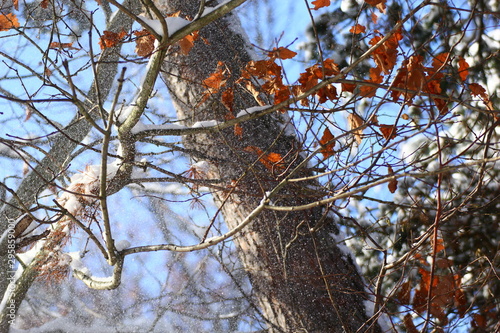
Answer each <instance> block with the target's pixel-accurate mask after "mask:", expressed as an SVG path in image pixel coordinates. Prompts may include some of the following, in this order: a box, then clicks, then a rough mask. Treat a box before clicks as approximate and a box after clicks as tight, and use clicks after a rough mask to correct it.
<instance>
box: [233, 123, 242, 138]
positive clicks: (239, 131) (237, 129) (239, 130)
mask: <svg viewBox="0 0 500 333" xmlns="http://www.w3.org/2000/svg"><path fill="white" fill-rule="evenodd" d="M234 135H235V136H237V137H239V138H240V139H241V138H242V137H243V127H241V125H240V124H236V125H234Z"/></svg>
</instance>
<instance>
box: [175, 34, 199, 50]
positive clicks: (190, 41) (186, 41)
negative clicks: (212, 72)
mask: <svg viewBox="0 0 500 333" xmlns="http://www.w3.org/2000/svg"><path fill="white" fill-rule="evenodd" d="M196 39H198V31H195V32H193V33H191V34H190V35H187V36H186V37H184V38H183V39H181V40H180V41H179V46H180V47H181V53H182V54H183V55H188V54H189V51H191V49H192V48H193V46H194V41H195V40H196Z"/></svg>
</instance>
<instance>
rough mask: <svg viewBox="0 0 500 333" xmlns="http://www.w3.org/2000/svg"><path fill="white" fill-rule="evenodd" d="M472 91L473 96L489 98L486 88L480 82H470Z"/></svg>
mask: <svg viewBox="0 0 500 333" xmlns="http://www.w3.org/2000/svg"><path fill="white" fill-rule="evenodd" d="M469 89H470V93H471V94H472V96H481V97H482V98H483V99H488V94H486V89H484V87H483V86H482V85H480V84H479V83H471V84H469Z"/></svg>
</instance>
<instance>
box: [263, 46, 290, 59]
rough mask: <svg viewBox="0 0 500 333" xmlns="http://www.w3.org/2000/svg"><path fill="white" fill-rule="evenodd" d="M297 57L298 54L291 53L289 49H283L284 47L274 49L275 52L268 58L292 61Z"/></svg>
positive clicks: (270, 53) (269, 54)
mask: <svg viewBox="0 0 500 333" xmlns="http://www.w3.org/2000/svg"><path fill="white" fill-rule="evenodd" d="M296 55H297V52H293V51H290V50H289V49H287V48H286V47H283V46H281V47H278V48H273V50H272V51H271V52H269V53H268V54H267V56H268V57H269V58H272V59H274V58H278V59H282V60H285V59H292V58H293V57H295V56H296Z"/></svg>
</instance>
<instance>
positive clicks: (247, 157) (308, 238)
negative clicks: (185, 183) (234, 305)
mask: <svg viewBox="0 0 500 333" xmlns="http://www.w3.org/2000/svg"><path fill="white" fill-rule="evenodd" d="M198 3H199V1H195V0H188V1H187V0H172V1H167V3H166V4H165V3H161V5H166V6H167V8H168V11H169V12H175V11H177V10H181V12H182V14H184V15H190V16H191V17H193V16H194V15H195V14H196V12H197V10H198V8H197V6H198ZM241 31H242V30H241V29H240V27H239V21H238V19H237V18H236V17H235V15H233V14H230V15H228V16H227V17H225V18H224V19H221V20H219V21H217V22H214V23H212V24H210V25H209V26H207V27H206V28H204V29H202V30H201V31H200V36H201V37H202V38H204V40H205V42H203V41H201V40H197V41H196V42H195V46H194V48H193V49H192V50H191V51H190V52H189V54H188V55H187V56H184V55H183V54H182V53H181V52H178V50H177V49H175V48H173V49H171V50H170V51H169V53H168V55H167V57H166V59H165V63H164V68H163V69H164V74H163V78H164V81H165V82H166V84H167V86H168V88H169V90H170V91H171V95H172V99H173V101H174V105H175V108H176V110H177V114H178V118H179V119H181V120H183V121H184V123H185V124H186V125H192V124H193V123H194V122H198V121H204V120H212V119H215V120H218V121H224V119H225V117H226V116H227V114H228V109H227V108H226V107H225V106H224V105H223V104H222V103H221V102H220V95H218V94H216V95H213V96H211V98H209V99H208V100H207V101H206V102H205V103H203V104H201V105H199V101H200V99H201V96H202V95H203V94H204V92H205V90H206V87H204V86H203V84H202V82H203V80H204V79H206V78H207V77H209V76H210V74H212V73H213V72H215V71H216V68H217V64H218V62H219V61H221V62H223V63H224V65H225V66H226V68H227V69H228V71H229V73H230V75H231V78H230V79H229V81H228V86H230V87H232V88H233V89H234V110H242V109H245V108H249V107H252V106H256V105H258V104H257V102H256V101H255V99H254V98H253V96H252V95H251V94H250V93H248V92H246V91H244V90H243V89H242V88H241V87H239V86H238V85H237V84H236V83H235V80H236V79H237V78H239V76H240V73H241V70H242V68H244V67H245V65H246V64H247V62H248V61H250V60H252V58H251V55H250V52H251V51H249V50H250V49H249V45H248V43H247V42H246V36H244V35H243V34H242V33H241ZM287 121H288V118H287V117H286V115H282V114H280V113H277V114H271V115H268V116H265V117H261V118H258V119H256V120H253V121H250V122H246V123H244V124H243V125H242V127H243V135H242V137H241V138H240V137H238V136H235V135H234V131H233V130H232V129H230V130H223V131H219V132H217V133H209V134H197V135H191V136H187V137H185V138H184V141H183V143H184V145H185V146H186V147H187V148H189V149H195V150H197V151H199V152H200V153H201V154H203V155H205V156H206V159H207V160H209V161H211V165H212V167H211V170H210V174H209V176H210V177H211V178H216V179H224V180H226V182H227V185H228V186H229V185H230V184H232V187H231V186H229V187H228V191H214V193H213V194H214V198H215V202H216V204H217V205H218V206H219V207H221V212H222V214H223V216H224V219H225V221H226V224H227V226H228V228H234V227H235V226H237V225H238V223H239V222H240V221H242V220H243V219H244V218H245V217H246V216H248V215H249V213H250V212H251V211H252V210H253V209H255V207H256V206H257V205H258V204H259V202H260V201H261V200H262V198H263V197H264V196H265V193H266V192H267V191H270V190H272V189H273V188H274V187H275V186H276V185H277V184H278V183H279V181H280V179H283V177H284V176H285V175H286V172H282V171H283V170H274V171H273V170H270V169H269V168H266V167H265V166H264V165H263V163H260V162H258V161H257V162H256V160H257V159H258V156H257V155H256V154H255V153H254V152H251V151H249V150H248V149H247V150H245V148H246V147H249V146H252V147H258V148H259V149H261V150H262V151H264V152H274V153H278V154H280V155H281V156H283V157H285V156H286V158H285V163H286V164H287V170H291V169H293V167H295V166H297V165H298V164H299V163H300V162H301V161H302V160H303V158H302V157H301V155H300V147H301V142H300V141H299V140H298V138H297V137H296V136H292V135H290V133H289V132H287V131H285V130H284V128H285V126H286V125H287V124H286V123H287ZM288 166H290V168H288ZM280 173H283V174H281V175H280ZM311 174H312V173H311V172H310V171H308V170H307V169H304V170H302V171H301V174H300V175H295V176H308V175H311ZM231 190H232V192H231ZM319 193H321V190H320V187H319V184H318V183H316V182H314V181H310V182H307V183H301V184H298V185H297V184H295V185H290V184H289V185H287V186H286V188H284V189H282V190H281V191H280V193H279V197H277V198H275V199H273V203H274V204H276V205H283V206H293V205H300V204H304V203H307V202H311V201H314V200H315V199H319V198H320V196H321V194H319ZM327 211H328V210H327V209H325V208H323V207H316V208H314V209H310V210H306V211H298V212H277V211H265V212H263V213H262V214H260V215H259V216H258V217H257V218H256V219H255V220H254V221H253V222H252V224H251V225H249V226H248V227H247V228H246V229H245V230H244V231H243V232H241V233H240V234H238V235H237V236H235V237H234V242H235V244H236V246H237V248H238V253H239V256H240V259H241V260H242V262H243V265H244V267H245V269H246V271H247V272H248V274H249V276H250V279H251V281H252V285H253V289H254V294H253V296H254V298H255V301H256V303H257V304H258V305H259V307H260V309H261V311H262V315H263V317H264V318H265V320H266V321H267V324H268V327H269V332H359V331H360V332H365V331H373V332H379V331H380V328H379V326H378V325H377V324H376V323H375V324H374V323H373V322H372V323H371V324H370V322H369V317H368V316H367V314H366V310H365V305H364V301H365V300H367V299H369V297H368V294H367V291H366V288H365V285H364V283H363V279H362V277H361V276H360V273H359V272H358V270H357V267H356V265H355V263H354V262H353V258H352V256H351V255H350V254H349V253H348V251H343V250H342V246H343V245H341V247H339V244H337V243H336V241H335V235H338V234H339V229H338V227H337V226H336V224H335V221H334V220H333V219H332V217H331V216H330V215H329V214H328V213H327Z"/></svg>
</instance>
